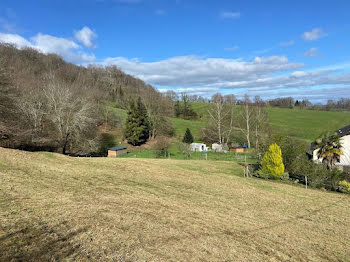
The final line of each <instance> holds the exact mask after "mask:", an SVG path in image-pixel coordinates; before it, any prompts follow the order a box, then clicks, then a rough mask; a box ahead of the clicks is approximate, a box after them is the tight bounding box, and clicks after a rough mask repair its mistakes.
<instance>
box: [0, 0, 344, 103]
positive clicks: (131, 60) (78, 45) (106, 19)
mask: <svg viewBox="0 0 350 262" xmlns="http://www.w3.org/2000/svg"><path fill="white" fill-rule="evenodd" d="M349 10H350V1H348V0H332V1H327V0H323V1H320V0H317V1H315V0H307V1H306V0H283V1H281V0H265V1H261V0H255V1H252V0H241V1H238V0H236V1H224V0H222V1H220V0H216V1H214V0H208V1H205V0H201V1H199V0H74V1H72V0H50V1H48V0H41V1H36V0H32V1H28V0H22V1H21V0H1V2H0V41H1V42H9V43H13V44H16V45H17V46H18V47H20V48H23V47H26V46H29V47H33V48H36V49H38V50H40V51H42V52H44V53H57V54H59V55H61V56H62V57H63V58H64V59H66V60H67V61H69V62H72V63H76V64H80V65H87V64H99V65H117V66H118V67H119V68H121V69H122V70H123V71H125V72H127V73H129V74H131V75H134V76H136V77H139V78H141V79H143V80H144V81H146V82H147V83H149V84H152V85H154V86H155V87H157V88H158V89H159V90H160V91H162V92H164V91H166V90H174V91H176V92H188V93H190V94H197V95H202V96H210V95H211V94H213V93H215V92H218V91H219V92H222V93H224V94H228V93H233V94H236V95H237V96H242V95H243V94H245V93H248V94H249V95H251V96H254V95H260V96H262V97H263V98H273V97H277V96H293V97H295V98H296V99H302V98H308V99H310V100H312V101H314V102H325V101H327V100H328V99H337V98H340V97H350V52H349V48H350V37H349V36H350V18H349V14H348V13H349Z"/></svg>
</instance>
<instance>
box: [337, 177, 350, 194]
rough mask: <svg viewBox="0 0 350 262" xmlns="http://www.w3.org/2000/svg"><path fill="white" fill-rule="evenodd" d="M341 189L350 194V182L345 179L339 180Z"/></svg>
mask: <svg viewBox="0 0 350 262" xmlns="http://www.w3.org/2000/svg"><path fill="white" fill-rule="evenodd" d="M339 191H340V192H343V193H347V194H350V182H348V181H346V180H343V181H340V182H339Z"/></svg>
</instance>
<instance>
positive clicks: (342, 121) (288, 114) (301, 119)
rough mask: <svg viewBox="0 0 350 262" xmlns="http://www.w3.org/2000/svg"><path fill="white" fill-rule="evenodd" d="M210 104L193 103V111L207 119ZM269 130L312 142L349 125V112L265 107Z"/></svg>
mask: <svg viewBox="0 0 350 262" xmlns="http://www.w3.org/2000/svg"><path fill="white" fill-rule="evenodd" d="M209 106H210V104H207V103H193V109H194V110H195V111H196V112H197V113H198V114H199V115H201V116H202V117H203V120H204V121H205V119H207V110H208V107H209ZM267 112H268V116H269V123H270V125H271V129H272V130H273V132H274V133H275V134H277V135H281V136H292V137H296V138H300V139H303V140H305V141H307V142H312V141H314V139H316V138H317V137H318V136H319V135H321V134H322V133H324V132H327V131H331V132H333V131H336V130H337V129H339V128H342V127H344V126H347V125H350V113H349V112H330V111H319V110H306V109H298V108H293V109H289V108H277V107H267Z"/></svg>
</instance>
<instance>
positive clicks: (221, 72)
mask: <svg viewBox="0 0 350 262" xmlns="http://www.w3.org/2000/svg"><path fill="white" fill-rule="evenodd" d="M102 64H103V65H117V66H118V67H120V68H121V69H122V70H124V71H125V72H126V73H128V74H131V75H134V76H136V77H139V78H141V79H142V80H144V81H146V82H147V83H150V84H153V85H160V86H173V87H175V86H177V87H178V86H182V87H193V86H211V87H213V86H214V87H215V86H216V85H222V84H223V83H227V82H238V81H244V80H253V79H256V78H258V77H259V76H260V77H262V76H264V75H266V74H271V73H276V72H280V71H285V70H292V69H296V68H300V67H302V66H303V64H300V63H291V62H289V61H288V59H287V58H286V57H284V56H270V57H256V58H255V59H254V60H253V61H241V60H235V59H224V58H202V57H198V56H180V57H173V58H169V59H165V60H161V61H157V62H141V61H139V60H137V59H126V58H123V57H115V58H106V59H105V60H104V61H103V62H102Z"/></svg>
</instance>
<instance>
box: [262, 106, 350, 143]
mask: <svg viewBox="0 0 350 262" xmlns="http://www.w3.org/2000/svg"><path fill="white" fill-rule="evenodd" d="M267 111H268V114H269V119H270V124H271V127H272V129H273V131H274V132H275V133H276V134H279V135H282V136H293V137H297V138H301V139H304V140H306V141H308V142H312V141H313V140H314V139H315V138H317V137H318V136H319V135H320V134H322V133H323V132H327V131H331V132H333V131H336V130H337V129H339V128H342V127H344V126H347V125H349V124H350V113H348V112H328V111H318V110H303V109H287V108H286V109H284V108H272V107H270V108H268V109H267Z"/></svg>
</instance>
